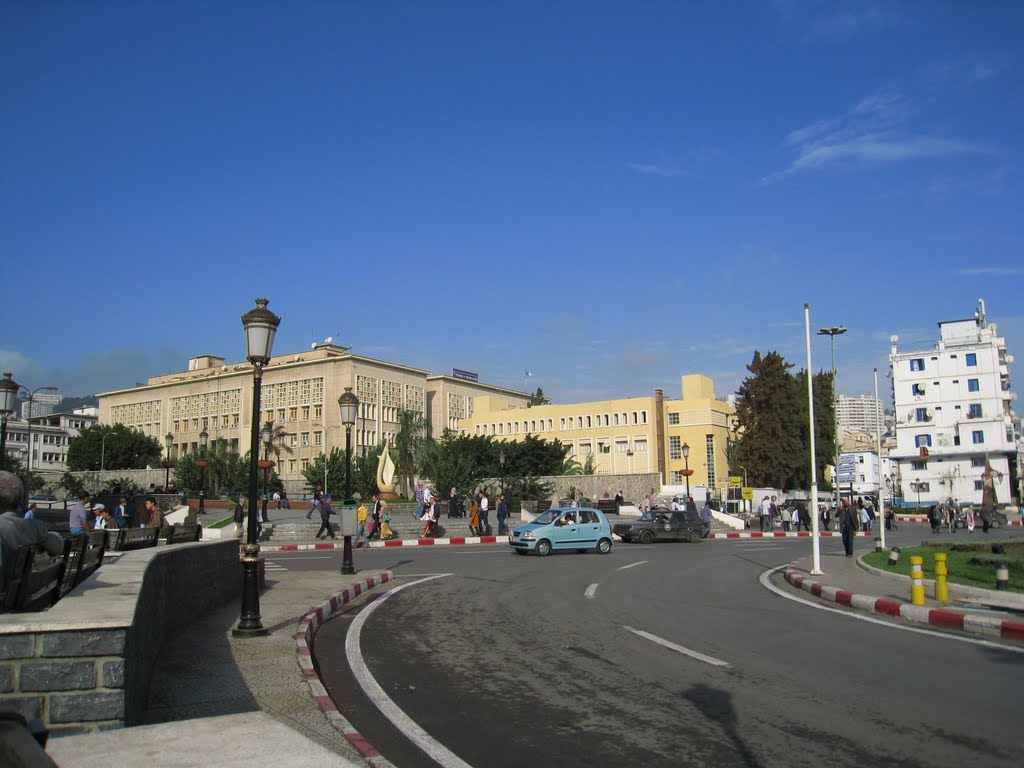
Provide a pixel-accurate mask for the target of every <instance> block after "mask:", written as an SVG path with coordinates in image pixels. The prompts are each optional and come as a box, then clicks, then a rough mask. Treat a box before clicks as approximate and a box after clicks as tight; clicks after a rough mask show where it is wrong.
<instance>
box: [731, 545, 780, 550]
mask: <svg viewBox="0 0 1024 768" xmlns="http://www.w3.org/2000/svg"><path fill="white" fill-rule="evenodd" d="M739 549H740V551H741V552H755V551H756V550H758V549H778V547H777V546H776V545H775V544H763V545H762V546H760V547H740V548H739Z"/></svg>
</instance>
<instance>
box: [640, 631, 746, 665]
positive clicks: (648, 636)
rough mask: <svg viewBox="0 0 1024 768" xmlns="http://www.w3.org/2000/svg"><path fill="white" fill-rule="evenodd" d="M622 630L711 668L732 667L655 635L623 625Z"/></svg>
mask: <svg viewBox="0 0 1024 768" xmlns="http://www.w3.org/2000/svg"><path fill="white" fill-rule="evenodd" d="M622 628H623V629H626V630H629V631H630V632H632V633H633V634H634V635H639V636H640V637H642V638H644V639H645V640H650V641H651V642H652V643H657V644H658V645H661V646H664V647H665V648H668V649H669V650H672V651H675V652H676V653H681V654H683V655H684V656H689V657H690V658H693V659H697V661H703V662H704V663H705V664H710V665H711V666H713V667H725V668H726V669H730V668H731V667H732V664H730V663H729V662H727V661H722V660H721V659H716V658H715V657H714V656H705V655H704V654H703V653H698V652H697V651H691V650H690V649H689V648H684V647H683V646H681V645H676V644H675V643H672V642H669V641H668V640H665V639H663V638H660V637H658V636H657V635H652V634H651V633H650V632H644V631H643V630H642V629H633V628H632V627H627V626H625V625H623V627H622Z"/></svg>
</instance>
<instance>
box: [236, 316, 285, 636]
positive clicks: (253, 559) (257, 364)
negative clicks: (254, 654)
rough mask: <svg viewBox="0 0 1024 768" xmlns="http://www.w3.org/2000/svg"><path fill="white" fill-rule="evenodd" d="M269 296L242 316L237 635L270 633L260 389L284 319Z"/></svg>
mask: <svg viewBox="0 0 1024 768" xmlns="http://www.w3.org/2000/svg"><path fill="white" fill-rule="evenodd" d="M269 303H270V302H269V301H267V299H256V308H255V309H251V310H249V311H248V312H246V313H245V314H244V315H242V327H243V328H245V347H246V357H247V358H248V360H249V362H250V363H252V423H251V424H250V433H251V434H250V440H249V514H248V533H247V536H246V541H245V544H244V545H243V546H242V615H241V616H240V617H239V620H238V626H237V627H235V628H234V629H233V630H232V634H233V635H235V636H236V637H256V636H259V635H265V634H267V629H265V628H264V626H263V623H262V622H261V621H260V584H259V565H260V545H259V543H258V542H257V541H256V514H257V511H256V494H257V493H258V488H257V482H258V481H257V461H258V459H259V455H260V392H261V386H262V383H263V366H265V365H266V364H267V363H269V362H270V351H271V350H272V349H273V347H274V334H276V333H277V326H278V325H280V324H281V318H279V317H278V316H277V315H275V314H274V313H273V312H271V311H270V310H269V309H267V304H269Z"/></svg>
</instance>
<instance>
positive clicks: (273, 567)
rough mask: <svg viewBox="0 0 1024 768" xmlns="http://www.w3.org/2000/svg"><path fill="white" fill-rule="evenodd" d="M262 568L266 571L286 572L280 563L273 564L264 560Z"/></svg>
mask: <svg viewBox="0 0 1024 768" xmlns="http://www.w3.org/2000/svg"><path fill="white" fill-rule="evenodd" d="M263 566H264V568H266V570H268V571H287V570H288V569H287V568H285V567H284V566H283V565H281V564H280V563H275V562H274V561H273V560H264V561H263Z"/></svg>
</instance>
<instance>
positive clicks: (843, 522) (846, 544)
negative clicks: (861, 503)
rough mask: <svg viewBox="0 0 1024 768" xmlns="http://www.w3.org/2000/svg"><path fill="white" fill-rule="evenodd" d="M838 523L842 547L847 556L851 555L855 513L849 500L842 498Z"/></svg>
mask: <svg viewBox="0 0 1024 768" xmlns="http://www.w3.org/2000/svg"><path fill="white" fill-rule="evenodd" d="M839 525H840V528H841V530H842V533H843V549H845V550H846V556H847V557H853V535H854V533H855V532H856V531H857V513H856V511H855V510H854V508H853V507H852V506H850V502H849V501H847V500H846V499H843V506H842V510H841V511H840V513H839Z"/></svg>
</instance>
